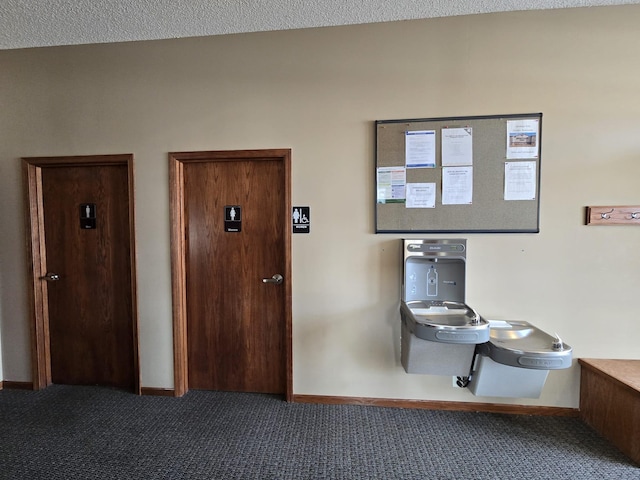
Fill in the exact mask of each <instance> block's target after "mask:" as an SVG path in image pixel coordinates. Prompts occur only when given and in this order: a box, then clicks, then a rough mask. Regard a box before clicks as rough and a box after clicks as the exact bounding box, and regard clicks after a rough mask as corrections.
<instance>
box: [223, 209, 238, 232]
mask: <svg viewBox="0 0 640 480" xmlns="http://www.w3.org/2000/svg"><path fill="white" fill-rule="evenodd" d="M224 231H225V232H241V231H242V207H240V206H239V205H227V206H225V207H224Z"/></svg>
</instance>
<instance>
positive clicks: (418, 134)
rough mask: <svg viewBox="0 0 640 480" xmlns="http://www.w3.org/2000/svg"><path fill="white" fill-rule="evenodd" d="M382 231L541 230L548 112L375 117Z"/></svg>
mask: <svg viewBox="0 0 640 480" xmlns="http://www.w3.org/2000/svg"><path fill="white" fill-rule="evenodd" d="M375 128H376V162H375V163H376V165H375V168H376V172H375V182H376V183H375V186H376V189H375V196H376V198H375V202H376V209H375V216H376V218H375V224H376V233H396V232H398V233H469V232H477V233H494V232H495V233H538V232H539V231H540V228H539V217H540V213H539V209H540V152H541V138H542V113H527V114H518V115H512V114H509V115H490V116H474V117H443V118H424V119H408V120H377V121H376V122H375Z"/></svg>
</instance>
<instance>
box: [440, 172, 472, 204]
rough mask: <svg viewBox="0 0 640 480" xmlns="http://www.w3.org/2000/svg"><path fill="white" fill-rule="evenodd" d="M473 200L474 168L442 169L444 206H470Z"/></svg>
mask: <svg viewBox="0 0 640 480" xmlns="http://www.w3.org/2000/svg"><path fill="white" fill-rule="evenodd" d="M472 198H473V167H444V168H443V169H442V204H443V205H469V204H471V200H472Z"/></svg>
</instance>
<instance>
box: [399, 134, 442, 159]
mask: <svg viewBox="0 0 640 480" xmlns="http://www.w3.org/2000/svg"><path fill="white" fill-rule="evenodd" d="M404 138H405V164H406V166H407V168H435V166H436V131H435V130H415V131H413V132H405V135H404Z"/></svg>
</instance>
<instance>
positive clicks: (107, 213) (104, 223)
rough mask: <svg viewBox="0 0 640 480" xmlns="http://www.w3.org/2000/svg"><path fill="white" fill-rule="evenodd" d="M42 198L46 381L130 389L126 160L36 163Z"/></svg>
mask: <svg viewBox="0 0 640 480" xmlns="http://www.w3.org/2000/svg"><path fill="white" fill-rule="evenodd" d="M42 196H43V198H42V201H43V208H44V233H45V242H46V267H47V272H48V274H49V278H48V279H44V280H43V281H47V282H48V285H47V287H48V288H47V294H48V317H49V338H50V350H51V378H52V381H53V383H61V384H75V385H78V384H97V385H106V386H114V387H120V388H126V389H133V388H135V381H136V380H135V379H136V374H135V360H134V355H135V354H134V322H133V318H132V289H131V282H132V279H131V248H130V239H131V236H130V223H129V185H128V170H127V166H126V165H96V166H59V167H48V168H42ZM85 204H89V205H90V206H93V207H90V209H92V211H91V215H93V213H95V228H87V221H86V220H85V221H84V224H83V222H81V217H83V216H85V217H86V210H85V209H86V207H82V208H81V205H85ZM88 223H91V222H88ZM51 274H53V275H57V276H58V279H56V277H51Z"/></svg>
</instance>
